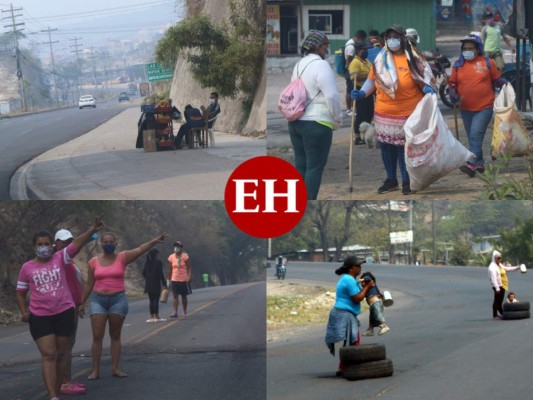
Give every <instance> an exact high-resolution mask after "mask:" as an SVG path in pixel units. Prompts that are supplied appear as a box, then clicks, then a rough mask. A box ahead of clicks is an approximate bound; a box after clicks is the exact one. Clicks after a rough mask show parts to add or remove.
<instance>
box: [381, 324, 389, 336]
mask: <svg viewBox="0 0 533 400" xmlns="http://www.w3.org/2000/svg"><path fill="white" fill-rule="evenodd" d="M388 331H390V328H389V327H388V326H387V325H384V326H382V327H381V329H380V330H379V333H378V335H379V336H381V335H384V334H386V333H387V332H388Z"/></svg>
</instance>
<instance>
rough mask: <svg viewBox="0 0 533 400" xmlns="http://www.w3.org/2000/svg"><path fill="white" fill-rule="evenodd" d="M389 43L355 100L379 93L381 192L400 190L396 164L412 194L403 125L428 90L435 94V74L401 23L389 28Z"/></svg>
mask: <svg viewBox="0 0 533 400" xmlns="http://www.w3.org/2000/svg"><path fill="white" fill-rule="evenodd" d="M385 39H386V44H385V47H384V48H383V49H382V50H381V52H380V53H379V54H378V55H377V57H376V60H375V61H374V64H373V66H372V70H371V71H370V74H369V75H368V79H367V80H366V81H365V83H364V85H363V87H362V88H361V89H359V90H358V89H355V90H353V91H352V99H354V100H363V99H365V98H366V97H368V96H370V95H371V94H372V93H374V92H376V104H375V105H374V126H375V129H376V137H377V140H378V141H379V142H380V145H381V146H380V148H381V158H382V160H383V164H384V166H385V171H386V172H387V179H385V182H384V184H383V185H382V186H380V187H379V188H378V193H379V194H382V193H388V192H392V191H394V190H398V189H399V186H398V179H397V177H396V165H398V166H399V167H400V173H401V176H402V193H403V194H405V195H408V194H411V185H410V180H409V174H408V173H407V167H406V165H405V150H404V148H405V133H404V130H403V126H404V125H405V121H407V118H409V116H410V115H411V114H412V113H413V111H414V110H415V108H416V106H417V104H418V102H419V101H420V100H421V99H422V97H423V96H424V94H426V93H435V89H434V86H435V77H434V76H433V73H432V72H431V68H430V66H429V64H428V63H427V62H426V60H425V59H424V57H422V56H421V55H420V53H419V52H418V50H417V49H416V47H414V46H411V43H410V42H409V40H407V38H406V32H405V29H404V27H403V26H401V25H392V26H391V27H390V28H388V29H387V30H386V31H385Z"/></svg>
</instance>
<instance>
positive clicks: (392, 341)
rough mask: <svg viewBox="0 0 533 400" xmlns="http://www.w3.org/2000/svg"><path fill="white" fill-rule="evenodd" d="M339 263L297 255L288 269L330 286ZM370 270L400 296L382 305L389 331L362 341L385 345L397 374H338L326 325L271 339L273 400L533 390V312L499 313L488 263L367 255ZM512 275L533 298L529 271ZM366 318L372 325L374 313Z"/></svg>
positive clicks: (523, 394)
mask: <svg viewBox="0 0 533 400" xmlns="http://www.w3.org/2000/svg"><path fill="white" fill-rule="evenodd" d="M338 266H339V264H338V263H335V264H325V263H324V264H321V263H296V262H292V263H289V265H288V270H287V279H288V280H289V281H290V280H294V281H295V282H301V283H305V284H311V285H322V286H325V287H329V288H333V287H335V283H336V281H337V278H338V277H337V276H336V275H335V274H334V270H335V268H337V267H338ZM365 270H370V271H372V272H373V273H374V275H375V276H376V278H377V283H378V285H379V286H380V289H381V290H385V289H386V290H390V291H391V292H392V295H393V298H394V301H395V303H394V305H393V306H392V307H389V308H386V309H385V318H386V319H387V323H388V325H389V326H390V328H391V331H390V333H387V334H386V335H384V336H377V335H376V336H374V337H371V338H366V337H363V338H362V339H363V340H362V342H363V343H384V344H385V345H386V348H387V357H388V358H390V359H391V360H392V361H393V363H394V375H393V376H392V377H390V378H381V379H374V380H363V381H355V382H349V381H347V380H345V379H342V378H336V377H335V371H336V368H337V365H338V358H333V357H332V356H331V355H330V354H329V352H328V350H327V348H326V346H325V344H324V334H325V325H324V326H320V327H318V328H316V329H311V330H308V331H306V332H303V333H302V334H300V335H299V336H295V335H291V336H290V337H288V338H285V339H284V340H279V341H276V342H270V343H269V344H268V349H267V354H268V357H267V360H268V361H267V369H268V375H267V390H268V399H269V400H300V399H301V400H315V399H316V400H318V399H320V400H322V399H328V400H329V399H357V400H363V399H364V400H366V399H376V398H379V399H385V400H386V399H394V400H400V399H401V400H428V399H461V400H469V399H471V400H487V399H502V398H523V399H525V398H531V394H530V393H531V390H530V389H531V388H530V383H529V382H530V378H531V370H532V367H533V358H532V357H531V355H532V353H533V342H532V341H531V337H532V335H533V327H532V324H531V320H530V319H525V320H516V321H493V320H492V312H491V303H492V291H491V289H490V286H489V281H488V275H487V270H486V268H466V267H415V266H389V265H367V266H365V265H364V266H363V271H365ZM269 275H271V274H269ZM508 275H509V281H510V288H511V290H513V291H515V292H516V293H517V298H518V299H520V300H522V301H526V300H527V301H529V300H530V299H531V289H532V287H533V276H532V274H531V273H526V274H521V273H520V272H513V273H509V274H508ZM269 279H275V278H273V277H271V276H269ZM359 319H360V321H361V325H362V328H363V329H366V327H367V326H368V314H367V313H364V314H361V315H360V318H359Z"/></svg>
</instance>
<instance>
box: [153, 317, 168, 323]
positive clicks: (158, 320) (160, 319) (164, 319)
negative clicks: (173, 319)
mask: <svg viewBox="0 0 533 400" xmlns="http://www.w3.org/2000/svg"><path fill="white" fill-rule="evenodd" d="M166 320H167V319H166V318H157V319H156V320H154V322H165V321H166Z"/></svg>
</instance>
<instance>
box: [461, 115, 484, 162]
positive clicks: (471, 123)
mask: <svg viewBox="0 0 533 400" xmlns="http://www.w3.org/2000/svg"><path fill="white" fill-rule="evenodd" d="M461 118H462V119H463V124H464V126H465V130H466V136H467V137H468V148H469V150H470V151H471V152H472V153H474V155H475V156H476V157H475V158H473V159H471V160H470V161H469V162H470V163H471V164H473V165H474V167H483V165H484V164H485V162H484V160H483V138H484V137H485V131H486V130H487V126H489V123H490V120H491V119H492V107H491V108H486V109H484V110H481V111H466V110H461Z"/></svg>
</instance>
